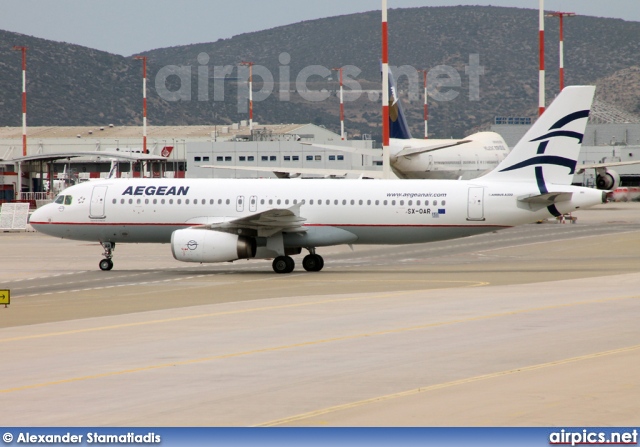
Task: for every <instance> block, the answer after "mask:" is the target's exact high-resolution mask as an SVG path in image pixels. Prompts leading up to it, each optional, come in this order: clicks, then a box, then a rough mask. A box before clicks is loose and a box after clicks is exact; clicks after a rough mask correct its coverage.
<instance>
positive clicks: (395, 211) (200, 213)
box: [31, 86, 606, 273]
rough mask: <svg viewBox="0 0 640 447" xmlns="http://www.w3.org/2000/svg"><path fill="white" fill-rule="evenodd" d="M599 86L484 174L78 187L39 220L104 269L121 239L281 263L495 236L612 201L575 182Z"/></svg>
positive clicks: (190, 258)
mask: <svg viewBox="0 0 640 447" xmlns="http://www.w3.org/2000/svg"><path fill="white" fill-rule="evenodd" d="M594 91H595V87H591V86H579V87H567V88H565V89H564V90H563V91H562V93H560V95H559V96H558V97H557V98H556V100H555V101H554V102H553V103H552V104H551V105H550V106H549V108H548V109H547V111H546V112H545V113H544V114H543V115H542V116H541V117H540V118H539V119H538V120H537V122H536V123H535V124H534V125H533V127H532V128H531V129H530V130H529V131H528V132H527V133H526V135H525V136H524V137H523V138H522V140H521V141H520V142H519V143H518V144H517V145H516V147H515V148H514V149H513V150H512V151H511V153H510V154H509V155H508V156H507V158H505V159H504V160H503V161H502V162H501V163H500V164H499V165H498V167H497V168H496V169H494V170H493V171H491V172H490V173H489V174H487V175H485V176H483V177H480V178H477V179H474V180H460V181H457V180H431V181H423V180H299V181H292V180H287V179H250V180H240V179H108V180H102V181H94V182H87V183H84V184H79V185H75V186H72V187H70V188H67V189H66V190H65V191H63V192H62V193H61V195H59V196H58V197H57V198H56V200H55V202H54V203H51V204H48V205H45V206H43V207H41V208H40V209H38V210H36V211H35V212H34V213H33V215H32V217H31V225H32V226H33V227H34V228H35V229H36V230H38V231H40V232H42V233H45V234H49V235H52V236H57V237H61V238H68V239H76V240H85V241H97V242H100V243H101V244H102V246H103V247H104V250H105V253H104V256H105V258H104V259H103V260H102V261H100V264H99V266H100V268H101V269H102V270H110V269H111V268H112V267H113V262H112V256H113V249H114V247H115V244H116V243H121V242H156V243H170V244H171V251H172V253H173V256H174V257H175V259H177V260H179V261H185V262H199V263H203V262H226V261H235V260H238V259H253V258H262V259H265V258H275V259H274V260H273V264H272V266H273V270H274V271H276V272H277V273H289V272H291V271H293V269H294V266H295V263H294V260H293V258H291V255H295V254H299V253H301V251H302V249H306V250H308V251H309V254H308V255H307V256H305V258H304V259H303V261H302V265H303V267H304V268H305V270H307V271H319V270H321V269H322V267H323V265H324V260H323V258H322V257H321V256H320V255H318V254H317V253H316V249H317V248H318V247H325V246H331V245H340V244H412V243H422V242H430V241H440V240H447V239H455V238H460V237H465V236H471V235H476V234H481V233H487V232H491V231H495V230H500V229H503V228H509V227H512V226H515V225H521V224H525V223H532V222H536V221H539V220H541V219H544V218H546V217H549V216H560V215H562V214H564V213H568V212H571V211H574V210H576V209H579V208H586V207H589V206H593V205H596V204H599V203H602V202H603V201H605V196H606V193H604V192H603V191H598V190H594V189H591V188H583V187H577V186H572V185H571V180H572V178H573V174H574V170H575V168H576V163H577V160H578V153H579V151H580V142H581V141H582V136H583V134H584V130H585V126H586V123H587V118H588V115H589V108H590V106H591V102H592V100H593V94H594Z"/></svg>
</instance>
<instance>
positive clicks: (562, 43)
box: [547, 12, 576, 91]
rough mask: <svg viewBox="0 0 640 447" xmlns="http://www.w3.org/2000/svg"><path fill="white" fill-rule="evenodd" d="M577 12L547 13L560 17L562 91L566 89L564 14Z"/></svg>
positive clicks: (548, 15)
mask: <svg viewBox="0 0 640 447" xmlns="http://www.w3.org/2000/svg"><path fill="white" fill-rule="evenodd" d="M575 15H576V14H575V13H574V12H552V13H549V14H547V17H558V18H559V19H560V47H559V49H558V53H559V55H560V91H562V90H563V89H564V25H563V20H562V19H563V18H564V16H567V17H573V16H575Z"/></svg>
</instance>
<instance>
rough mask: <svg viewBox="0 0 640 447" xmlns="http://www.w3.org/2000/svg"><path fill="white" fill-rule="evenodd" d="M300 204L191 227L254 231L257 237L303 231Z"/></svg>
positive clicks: (236, 232)
mask: <svg viewBox="0 0 640 447" xmlns="http://www.w3.org/2000/svg"><path fill="white" fill-rule="evenodd" d="M300 205H301V203H298V204H296V205H294V206H292V207H290V208H272V209H270V210H267V211H263V212H261V213H256V214H252V215H250V216H244V217H239V218H237V219H230V220H226V219H223V220H221V221H218V222H210V223H206V224H203V225H198V226H195V227H193V228H200V229H206V230H215V231H224V232H228V233H234V234H240V233H241V231H242V232H246V233H250V232H253V233H255V235H256V236H258V237H269V236H272V235H274V234H276V233H278V232H281V231H286V232H288V233H304V232H306V231H307V230H306V228H305V227H304V226H303V225H302V223H303V222H304V221H306V219H305V218H303V217H300Z"/></svg>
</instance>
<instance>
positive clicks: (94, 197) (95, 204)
mask: <svg viewBox="0 0 640 447" xmlns="http://www.w3.org/2000/svg"><path fill="white" fill-rule="evenodd" d="M106 196H107V186H94V187H93V192H92V193H91V204H90V207H89V217H90V218H91V219H104V218H105V217H107V216H106V215H105V213H104V205H105V197H106Z"/></svg>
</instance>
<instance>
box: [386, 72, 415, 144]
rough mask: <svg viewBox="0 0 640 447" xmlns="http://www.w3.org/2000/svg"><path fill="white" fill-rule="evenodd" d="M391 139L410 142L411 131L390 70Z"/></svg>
mask: <svg viewBox="0 0 640 447" xmlns="http://www.w3.org/2000/svg"><path fill="white" fill-rule="evenodd" d="M389 138H397V139H399V140H410V139H411V131H410V130H409V126H408V125H407V119H406V117H405V114H404V110H402V104H401V103H400V97H399V95H398V90H397V88H396V85H395V80H394V79H393V73H392V72H391V69H389Z"/></svg>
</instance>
